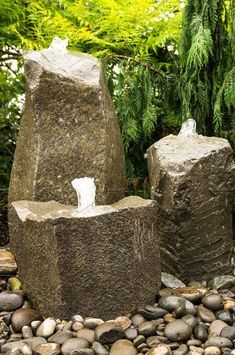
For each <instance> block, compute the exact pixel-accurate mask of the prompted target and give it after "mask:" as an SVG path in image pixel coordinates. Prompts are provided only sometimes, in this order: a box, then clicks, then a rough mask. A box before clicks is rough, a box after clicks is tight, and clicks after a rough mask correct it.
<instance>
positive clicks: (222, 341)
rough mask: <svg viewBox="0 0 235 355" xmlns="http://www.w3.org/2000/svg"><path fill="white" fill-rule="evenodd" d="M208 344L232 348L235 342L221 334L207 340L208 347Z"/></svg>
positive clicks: (206, 345)
mask: <svg viewBox="0 0 235 355" xmlns="http://www.w3.org/2000/svg"><path fill="white" fill-rule="evenodd" d="M208 346H217V347H218V348H220V349H221V348H232V347H233V343H232V342H231V340H229V339H226V338H223V337H221V336H211V337H209V338H208V340H207V341H206V342H205V347H206V348H207V347H208Z"/></svg>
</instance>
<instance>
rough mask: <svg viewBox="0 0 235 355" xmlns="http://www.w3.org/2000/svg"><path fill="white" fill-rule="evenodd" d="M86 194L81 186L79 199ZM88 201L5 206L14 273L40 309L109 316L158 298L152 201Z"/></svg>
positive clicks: (66, 314)
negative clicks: (110, 203)
mask: <svg viewBox="0 0 235 355" xmlns="http://www.w3.org/2000/svg"><path fill="white" fill-rule="evenodd" d="M75 185H76V181H75ZM84 193H86V192H85V190H82V191H80V192H79V195H80V197H81V200H80V201H83V196H82V195H84ZM91 205H92V203H91V204H90V205H89V206H84V205H83V204H82V203H81V202H79V206H78V208H76V207H74V206H67V205H63V204H60V203H58V202H55V201H50V202H34V201H17V202H13V203H12V204H11V206H10V211H9V213H10V225H9V227H10V233H11V249H12V250H13V252H14V253H15V255H16V260H17V265H18V270H19V276H20V277H21V279H22V281H23V286H24V288H25V290H26V291H27V295H28V297H29V299H30V300H31V301H32V302H33V304H34V305H35V306H37V307H38V308H39V309H40V310H41V312H42V313H43V315H45V316H54V317H59V318H62V319H63V318H68V317H70V316H72V315H74V314H78V313H79V314H84V315H89V316H94V317H102V318H103V319H105V320H107V319H110V318H111V319H113V318H114V317H116V316H118V315H120V314H123V315H125V314H126V313H128V312H130V311H134V310H135V308H137V307H138V306H144V305H146V304H148V303H150V304H151V303H154V301H155V297H156V293H157V291H158V290H159V288H160V283H161V282H160V275H161V272H160V255H159V241H158V240H157V233H156V228H157V225H156V223H155V219H156V217H155V216H156V202H155V201H151V200H144V199H142V198H140V197H127V198H124V199H122V200H120V201H119V202H117V203H115V204H113V205H109V206H95V207H94V206H93V207H92V206H91ZM29 270H30V272H29Z"/></svg>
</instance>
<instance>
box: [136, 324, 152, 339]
mask: <svg viewBox="0 0 235 355" xmlns="http://www.w3.org/2000/svg"><path fill="white" fill-rule="evenodd" d="M155 331H156V324H155V323H154V322H150V321H149V322H143V323H141V324H140V325H139V326H138V332H139V334H140V335H144V336H145V337H146V336H150V335H153V334H155Z"/></svg>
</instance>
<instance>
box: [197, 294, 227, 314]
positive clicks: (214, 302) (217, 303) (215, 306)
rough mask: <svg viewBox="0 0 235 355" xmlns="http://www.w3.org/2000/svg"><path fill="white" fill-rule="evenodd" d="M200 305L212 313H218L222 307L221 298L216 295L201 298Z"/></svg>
mask: <svg viewBox="0 0 235 355" xmlns="http://www.w3.org/2000/svg"><path fill="white" fill-rule="evenodd" d="M202 304H203V305H204V306H205V307H206V308H209V309H211V310H212V311H219V310H220V309H223V307H224V304H223V298H222V297H221V296H220V295H218V294H216V293H211V294H208V295H206V296H205V297H203V299H202Z"/></svg>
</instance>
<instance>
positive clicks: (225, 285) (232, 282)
mask: <svg viewBox="0 0 235 355" xmlns="http://www.w3.org/2000/svg"><path fill="white" fill-rule="evenodd" d="M210 286H211V288H216V289H217V290H223V289H230V288H232V287H233V286H235V276H232V275H221V276H216V277H215V278H214V279H213V281H212V282H211V284H210Z"/></svg>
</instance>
